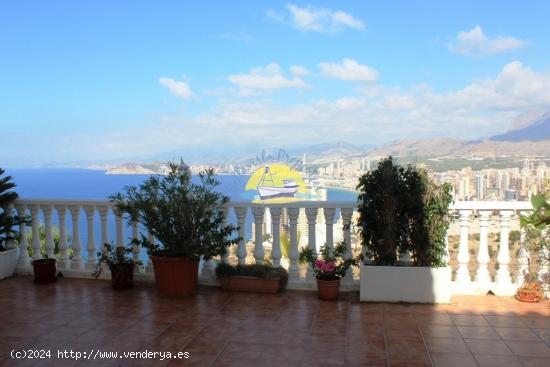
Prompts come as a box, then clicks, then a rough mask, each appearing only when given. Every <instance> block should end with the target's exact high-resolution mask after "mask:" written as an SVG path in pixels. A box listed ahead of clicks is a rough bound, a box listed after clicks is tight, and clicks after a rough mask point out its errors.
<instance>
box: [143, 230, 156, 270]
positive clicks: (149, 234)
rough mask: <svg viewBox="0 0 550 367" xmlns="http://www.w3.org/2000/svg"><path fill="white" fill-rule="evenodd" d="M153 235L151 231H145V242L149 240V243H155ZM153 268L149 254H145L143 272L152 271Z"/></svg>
mask: <svg viewBox="0 0 550 367" xmlns="http://www.w3.org/2000/svg"><path fill="white" fill-rule="evenodd" d="M155 241H156V240H155V236H154V235H153V234H152V233H151V232H149V231H148V232H147V242H149V243H150V244H154V243H155ZM153 270H154V268H153V261H152V260H151V256H147V263H146V265H145V272H146V273H152V272H153Z"/></svg>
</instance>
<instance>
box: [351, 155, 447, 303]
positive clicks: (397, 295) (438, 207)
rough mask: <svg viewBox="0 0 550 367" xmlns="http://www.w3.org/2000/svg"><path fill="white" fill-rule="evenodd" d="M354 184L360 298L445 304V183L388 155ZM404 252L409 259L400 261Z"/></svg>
mask: <svg viewBox="0 0 550 367" xmlns="http://www.w3.org/2000/svg"><path fill="white" fill-rule="evenodd" d="M357 188H358V190H359V191H360V194H359V208H358V211H359V214H360V216H359V219H358V227H359V232H360V236H361V242H362V245H363V249H364V258H363V259H364V261H363V264H362V266H361V278H360V299H361V300H362V301H373V302H423V303H430V302H436V303H440V302H441V303H448V302H450V286H451V269H450V267H448V266H447V264H446V260H445V258H446V251H447V250H446V245H445V236H446V232H447V229H448V227H449V225H450V221H451V216H450V213H449V205H450V204H451V202H452V195H451V193H450V191H451V188H450V186H449V185H448V184H443V185H437V184H435V183H434V182H432V181H430V180H429V178H428V176H427V174H426V172H425V171H423V170H419V169H417V168H416V167H414V166H409V167H407V168H404V167H401V166H399V165H397V164H395V163H394V162H393V159H392V157H391V156H390V157H388V158H386V159H383V160H381V161H380V162H379V164H378V167H377V169H375V170H373V171H371V172H368V173H366V174H365V175H363V176H362V177H361V178H360V180H359V184H358V186H357ZM407 253H410V254H411V261H410V262H403V261H400V259H399V254H407Z"/></svg>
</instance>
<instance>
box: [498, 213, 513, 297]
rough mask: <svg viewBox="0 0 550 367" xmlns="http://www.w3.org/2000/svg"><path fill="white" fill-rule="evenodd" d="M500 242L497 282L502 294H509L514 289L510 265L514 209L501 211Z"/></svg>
mask: <svg viewBox="0 0 550 367" xmlns="http://www.w3.org/2000/svg"><path fill="white" fill-rule="evenodd" d="M499 214H500V244H499V249H498V257H497V262H498V271H497V275H496V283H497V287H498V288H499V292H500V294H508V293H510V292H513V291H512V289H511V288H512V277H511V276H510V270H509V269H508V265H509V264H510V248H509V233H510V219H511V218H512V216H513V215H514V211H513V210H501V211H500V213H499Z"/></svg>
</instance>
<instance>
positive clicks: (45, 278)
mask: <svg viewBox="0 0 550 367" xmlns="http://www.w3.org/2000/svg"><path fill="white" fill-rule="evenodd" d="M55 263H56V260H55V259H38V260H33V262H32V267H33V270H34V283H35V284H49V283H55V282H57V276H56V272H57V270H56V267H55Z"/></svg>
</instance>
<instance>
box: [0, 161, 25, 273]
mask: <svg viewBox="0 0 550 367" xmlns="http://www.w3.org/2000/svg"><path fill="white" fill-rule="evenodd" d="M3 174H4V170H3V169H2V168H0V279H4V278H7V277H11V276H12V275H13V272H14V271H15V266H16V264H17V255H18V249H17V247H16V246H14V244H13V240H14V239H15V238H16V237H17V232H15V230H14V228H13V227H14V226H16V225H19V224H22V223H27V222H28V218H25V217H20V216H17V215H14V213H13V210H10V209H9V208H10V205H11V204H13V202H14V201H15V199H17V193H16V192H15V191H12V189H13V188H14V187H15V184H14V183H13V182H12V181H11V176H5V177H1V176H2V175H3Z"/></svg>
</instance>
